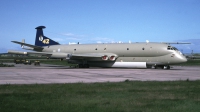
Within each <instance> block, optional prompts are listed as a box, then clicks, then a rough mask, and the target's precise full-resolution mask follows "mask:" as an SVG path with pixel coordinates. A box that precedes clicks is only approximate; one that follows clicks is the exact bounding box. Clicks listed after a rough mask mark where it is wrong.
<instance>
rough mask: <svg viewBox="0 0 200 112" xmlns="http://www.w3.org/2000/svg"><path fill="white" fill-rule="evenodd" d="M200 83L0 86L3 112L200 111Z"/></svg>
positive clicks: (1, 109) (0, 103) (137, 82)
mask: <svg viewBox="0 0 200 112" xmlns="http://www.w3.org/2000/svg"><path fill="white" fill-rule="evenodd" d="M199 110H200V81H174V82H148V81H147V82H140V81H136V82H132V81H125V82H120V83H109V82H108V83H91V84H83V83H76V84H48V85H39V84H34V85H0V112H12V111H20V112H38V111H42V112H161V111H162V112H198V111H199Z"/></svg>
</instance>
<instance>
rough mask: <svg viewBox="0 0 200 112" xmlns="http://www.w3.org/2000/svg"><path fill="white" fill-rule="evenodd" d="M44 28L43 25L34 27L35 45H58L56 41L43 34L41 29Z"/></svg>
mask: <svg viewBox="0 0 200 112" xmlns="http://www.w3.org/2000/svg"><path fill="white" fill-rule="evenodd" d="M44 28H46V27H45V26H38V27H36V28H35V29H37V31H36V38H35V45H36V46H50V45H59V43H58V42H55V41H54V40H52V39H50V38H48V37H46V36H44V34H43V29H44Z"/></svg>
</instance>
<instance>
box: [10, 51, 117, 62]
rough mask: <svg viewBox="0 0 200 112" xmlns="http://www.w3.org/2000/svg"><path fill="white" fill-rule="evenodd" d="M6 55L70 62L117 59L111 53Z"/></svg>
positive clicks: (15, 52) (17, 52)
mask: <svg viewBox="0 0 200 112" xmlns="http://www.w3.org/2000/svg"><path fill="white" fill-rule="evenodd" d="M8 53H11V54H25V55H27V54H35V55H40V56H48V57H51V58H65V59H72V60H81V59H82V60H83V59H84V60H93V61H102V60H104V61H115V60H116V58H117V57H118V56H117V55H116V54H113V53H83V54H70V53H63V52H23V51H12V50H9V51H8Z"/></svg>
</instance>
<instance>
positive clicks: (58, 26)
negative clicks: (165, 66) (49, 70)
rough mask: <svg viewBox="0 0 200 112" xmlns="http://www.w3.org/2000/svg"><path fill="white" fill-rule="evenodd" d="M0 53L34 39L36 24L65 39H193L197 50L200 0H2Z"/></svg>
mask: <svg viewBox="0 0 200 112" xmlns="http://www.w3.org/2000/svg"><path fill="white" fill-rule="evenodd" d="M0 4H1V7H0V53H2V52H7V50H8V49H13V50H19V49H20V46H19V45H16V44H14V43H12V42H10V41H12V40H16V41H21V40H22V39H25V40H26V43H29V44H34V43H35V33H36V30H35V27H37V26H40V25H44V26H46V29H44V34H45V36H47V37H50V38H52V39H54V40H56V41H58V42H59V43H61V44H68V43H69V42H80V43H82V44H86V43H106V42H108V43H110V42H119V41H122V42H124V43H125V42H128V41H131V42H145V41H146V40H149V41H150V42H177V41H178V42H192V44H191V45H175V46H176V47H178V48H179V49H180V50H181V51H183V52H191V50H194V52H200V49H199V48H200V0H0Z"/></svg>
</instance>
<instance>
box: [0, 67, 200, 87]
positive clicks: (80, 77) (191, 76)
mask: <svg viewBox="0 0 200 112" xmlns="http://www.w3.org/2000/svg"><path fill="white" fill-rule="evenodd" d="M14 65H15V67H0V84H49V83H95V82H121V81H125V80H132V81H176V80H200V67H191V66H190V67H189V66H184V67H181V66H172V68H171V69H170V70H163V69H128V68H84V69H83V68H69V67H65V66H57V65H47V64H42V65H41V66H34V65H23V64H14Z"/></svg>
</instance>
